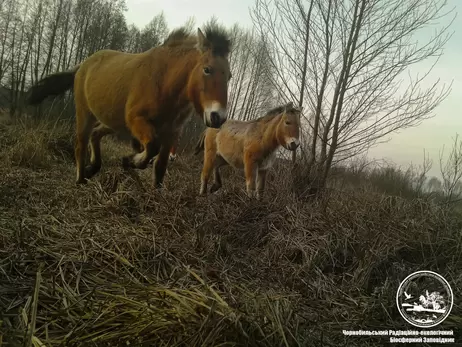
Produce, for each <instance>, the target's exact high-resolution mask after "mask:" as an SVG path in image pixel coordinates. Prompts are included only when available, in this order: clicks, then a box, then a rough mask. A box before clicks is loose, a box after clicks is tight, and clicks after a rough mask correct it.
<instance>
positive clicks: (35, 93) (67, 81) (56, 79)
mask: <svg viewBox="0 0 462 347" xmlns="http://www.w3.org/2000/svg"><path fill="white" fill-rule="evenodd" d="M79 68H80V64H78V65H76V66H74V67H73V68H72V69H70V70H67V71H61V72H56V73H54V74H51V75H48V76H46V77H44V78H42V79H41V80H40V81H38V82H37V83H35V84H34V85H33V86H32V87H30V89H29V90H28V92H27V94H28V95H27V99H26V102H27V104H28V105H37V104H40V103H41V102H42V101H43V100H44V99H45V98H46V97H47V96H50V95H53V96H57V95H59V94H62V93H64V92H65V91H66V90H69V89H71V88H72V87H73V86H74V78H75V74H76V72H77V70H78V69H79Z"/></svg>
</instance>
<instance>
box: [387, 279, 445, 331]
mask: <svg viewBox="0 0 462 347" xmlns="http://www.w3.org/2000/svg"><path fill="white" fill-rule="evenodd" d="M453 303H454V297H453V293H452V289H451V286H450V285H449V283H448V281H446V279H445V278H444V277H443V276H441V275H439V274H437V273H436V272H433V271H417V272H414V273H412V274H410V275H409V276H407V277H406V278H405V279H404V281H402V282H401V284H400V285H399V288H398V292H397V293H396V305H397V306H398V311H399V313H400V314H401V316H402V317H403V318H404V320H405V321H406V322H408V323H410V324H412V325H413V326H415V327H418V328H431V327H434V326H436V325H438V324H440V323H441V322H443V321H444V320H445V319H446V318H447V317H448V316H449V313H451V310H452V305H453Z"/></svg>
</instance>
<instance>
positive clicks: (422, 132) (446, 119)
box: [126, 0, 462, 177]
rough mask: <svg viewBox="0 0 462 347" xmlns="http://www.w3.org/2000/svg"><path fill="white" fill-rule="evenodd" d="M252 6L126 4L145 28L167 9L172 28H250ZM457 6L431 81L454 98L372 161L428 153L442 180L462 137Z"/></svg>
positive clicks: (226, 2) (188, 0)
mask: <svg viewBox="0 0 462 347" xmlns="http://www.w3.org/2000/svg"><path fill="white" fill-rule="evenodd" d="M218 4H219V5H218ZM253 4H254V0H219V1H217V0H215V1H213V0H194V1H193V0H157V1H154V0H127V7H128V11H127V12H126V18H127V21H128V22H129V23H133V24H135V25H137V26H138V27H143V26H144V25H146V24H147V23H148V22H149V21H150V20H151V19H152V18H153V17H154V16H156V15H157V14H158V13H160V12H161V11H163V12H164V15H165V17H166V20H167V23H168V26H169V28H170V29H172V28H174V27H178V26H181V25H182V24H184V23H185V22H186V20H187V19H188V18H189V17H191V16H194V17H195V19H196V25H198V26H201V25H202V24H203V23H204V22H206V21H207V20H208V19H210V18H211V17H212V16H213V15H215V16H216V17H217V18H218V20H219V21H221V23H222V24H224V25H227V26H231V25H233V24H235V23H238V24H239V25H240V26H242V27H249V28H250V27H251V26H252V19H251V17H250V14H249V8H250V7H251V6H253ZM453 7H455V8H456V10H455V11H456V12H457V13H458V15H457V18H456V19H455V21H454V23H453V25H452V28H451V30H452V31H454V34H453V36H452V38H451V39H450V41H449V42H448V43H447V44H446V46H445V51H444V55H443V56H442V57H441V58H440V60H439V63H438V65H437V66H436V67H435V68H434V70H433V71H432V73H431V75H430V76H429V78H428V83H432V82H434V81H436V80H437V79H438V78H440V81H441V83H446V84H450V83H451V81H452V90H451V93H450V95H449V96H448V97H447V98H446V99H445V100H444V101H443V103H442V104H440V106H438V108H436V109H435V111H434V113H435V114H436V115H435V117H434V118H432V119H429V120H426V121H424V122H423V123H422V124H421V125H419V126H418V127H415V128H410V129H405V130H402V131H401V132H400V133H394V134H391V135H390V136H389V137H391V140H390V141H389V142H388V143H385V144H380V145H378V146H377V147H375V148H373V149H371V150H370V152H369V157H370V158H375V159H382V158H386V159H387V160H389V161H392V162H394V163H396V164H397V165H401V166H402V167H403V168H406V167H407V166H408V165H409V164H410V163H411V162H412V163H414V164H416V165H419V164H421V163H422V159H423V150H424V149H425V150H426V151H427V152H428V153H429V155H430V157H431V159H433V162H434V163H433V168H432V170H431V171H430V175H436V176H438V177H440V175H439V151H440V150H441V149H442V147H443V145H445V153H447V152H448V149H449V148H448V146H450V145H451V143H452V138H453V137H454V136H455V134H456V133H459V135H460V136H461V137H462V114H461V113H462V112H461V111H462V45H461V42H462V15H461V14H460V13H461V12H462V1H461V0H448V9H449V8H453ZM427 67H428V63H426V64H424V65H422V68H423V69H425V68H427ZM425 71H426V70H425ZM422 72H424V70H422Z"/></svg>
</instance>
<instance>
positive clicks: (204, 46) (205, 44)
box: [196, 28, 210, 52]
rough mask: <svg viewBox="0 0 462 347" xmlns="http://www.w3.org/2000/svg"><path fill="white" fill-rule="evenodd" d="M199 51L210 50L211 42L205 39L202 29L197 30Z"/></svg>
mask: <svg viewBox="0 0 462 347" xmlns="http://www.w3.org/2000/svg"><path fill="white" fill-rule="evenodd" d="M196 47H197V49H198V50H199V51H201V52H205V51H206V50H208V49H209V48H210V42H209V40H207V38H206V37H205V35H204V33H203V32H202V30H201V29H200V28H197V45H196Z"/></svg>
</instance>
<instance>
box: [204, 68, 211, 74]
mask: <svg viewBox="0 0 462 347" xmlns="http://www.w3.org/2000/svg"><path fill="white" fill-rule="evenodd" d="M204 74H206V75H210V68H209V67H208V66H206V67H204Z"/></svg>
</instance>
